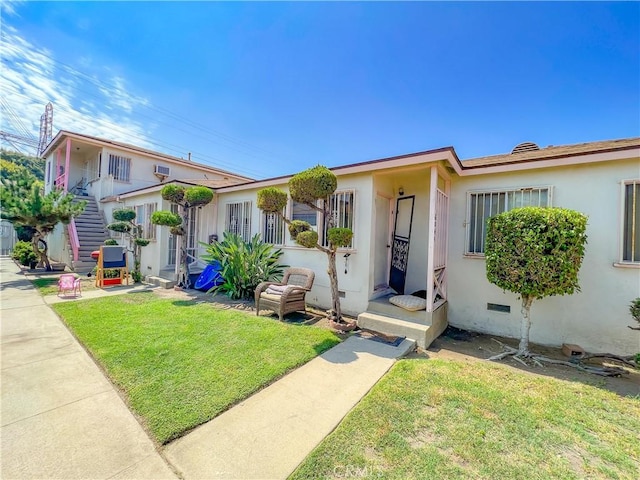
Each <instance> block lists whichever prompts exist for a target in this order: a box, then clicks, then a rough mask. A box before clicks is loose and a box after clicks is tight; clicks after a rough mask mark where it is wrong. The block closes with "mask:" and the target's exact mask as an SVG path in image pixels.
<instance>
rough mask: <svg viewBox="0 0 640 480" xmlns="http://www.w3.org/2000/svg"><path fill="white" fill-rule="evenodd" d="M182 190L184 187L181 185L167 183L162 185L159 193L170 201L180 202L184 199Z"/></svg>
mask: <svg viewBox="0 0 640 480" xmlns="http://www.w3.org/2000/svg"><path fill="white" fill-rule="evenodd" d="M184 190H185V188H184V187H183V186H181V185H175V184H169V185H165V186H164V187H162V190H161V191H160V195H162V198H164V199H165V200H168V201H170V202H172V203H180V202H182V200H183V199H184ZM158 225H160V224H158Z"/></svg>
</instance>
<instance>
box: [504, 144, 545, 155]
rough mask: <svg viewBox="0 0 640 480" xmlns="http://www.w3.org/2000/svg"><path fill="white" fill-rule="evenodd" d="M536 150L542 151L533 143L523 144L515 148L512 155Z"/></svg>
mask: <svg viewBox="0 0 640 480" xmlns="http://www.w3.org/2000/svg"><path fill="white" fill-rule="evenodd" d="M534 150H540V147H539V146H538V145H536V144H535V143H533V142H522V143H519V144H518V145H516V146H515V147H513V150H511V153H512V154H513V153H522V152H533V151H534Z"/></svg>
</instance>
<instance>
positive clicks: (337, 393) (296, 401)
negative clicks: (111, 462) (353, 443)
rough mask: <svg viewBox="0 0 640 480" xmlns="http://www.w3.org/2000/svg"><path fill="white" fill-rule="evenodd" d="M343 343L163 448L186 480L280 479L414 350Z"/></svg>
mask: <svg viewBox="0 0 640 480" xmlns="http://www.w3.org/2000/svg"><path fill="white" fill-rule="evenodd" d="M413 347H414V342H413V341H408V340H404V341H403V342H402V343H401V344H400V345H399V346H398V347H393V346H390V345H386V344H383V343H378V342H374V341H372V340H366V339H363V338H359V337H355V336H353V337H350V338H348V339H347V340H346V341H344V342H343V343H341V344H340V345H337V346H336V347H334V348H332V349H331V350H329V351H327V352H325V353H324V354H323V355H321V356H319V357H317V358H315V359H313V360H311V361H310V362H309V363H307V364H306V365H303V366H302V367H300V368H298V369H297V370H295V371H293V372H291V373H290V374H289V375H287V376H285V377H284V378H282V379H280V380H278V381H277V382H275V383H274V384H272V385H271V386H269V387H267V388H265V389H264V390H261V391H260V392H258V393H256V394H255V395H254V396H252V397H250V398H249V399H247V400H245V401H244V402H241V403H240V404H238V405H236V406H235V407H233V408H232V409H230V410H228V411H227V412H225V413H223V414H222V415H220V416H219V417H217V418H214V419H213V420H211V421H210V422H208V423H206V424H204V425H202V426H201V427H199V428H197V429H196V430H194V431H193V432H191V433H189V434H188V435H186V436H184V437H182V438H180V439H178V440H176V441H175V442H173V443H171V444H169V445H168V446H167V447H166V448H165V452H164V453H165V456H166V458H167V459H168V460H169V462H170V463H171V464H172V465H173V466H174V468H175V469H176V471H177V472H179V473H180V474H181V475H182V476H183V478H185V479H204V478H207V479H213V478H220V479H245V480H249V479H285V478H287V476H289V475H290V474H291V473H292V472H293V471H294V470H295V469H296V467H297V466H298V465H299V464H300V463H301V462H302V461H303V460H304V459H305V458H306V457H307V455H309V453H311V451H312V450H313V449H314V448H315V447H316V446H317V445H318V444H319V443H320V442H321V441H322V440H323V439H324V438H325V437H326V436H327V435H328V434H329V433H331V432H332V431H333V429H334V428H335V427H336V426H337V425H338V424H339V423H340V421H341V420H342V418H343V417H344V416H345V415H346V414H347V413H349V411H350V410H351V409H352V408H353V407H354V406H355V405H356V404H357V403H358V402H359V401H360V400H361V399H362V397H363V396H364V395H365V394H366V393H367V392H368V391H369V390H370V389H371V387H373V385H375V383H376V382H377V381H378V380H379V379H380V378H381V377H382V376H383V375H384V374H385V373H386V372H387V371H388V370H389V368H390V367H391V366H392V365H393V363H394V362H395V359H396V358H399V357H402V356H404V355H405V354H406V353H407V352H408V351H409V350H411V349H413Z"/></svg>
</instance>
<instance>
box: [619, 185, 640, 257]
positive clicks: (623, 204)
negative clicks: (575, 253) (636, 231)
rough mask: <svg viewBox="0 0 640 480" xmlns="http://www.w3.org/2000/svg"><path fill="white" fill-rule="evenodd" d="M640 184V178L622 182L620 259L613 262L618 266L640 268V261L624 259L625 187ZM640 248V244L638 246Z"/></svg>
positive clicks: (637, 226) (639, 226)
mask: <svg viewBox="0 0 640 480" xmlns="http://www.w3.org/2000/svg"><path fill="white" fill-rule="evenodd" d="M631 184H640V178H631V179H627V180H622V181H621V182H620V207H619V222H618V261H617V262H614V263H613V266H614V267H618V268H640V262H634V261H632V260H624V222H625V217H624V212H625V189H626V187H627V185H631ZM636 228H640V225H636ZM638 248H639V249H640V245H639V246H638Z"/></svg>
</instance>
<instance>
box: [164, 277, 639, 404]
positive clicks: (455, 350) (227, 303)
mask: <svg viewBox="0 0 640 480" xmlns="http://www.w3.org/2000/svg"><path fill="white" fill-rule="evenodd" d="M154 292H155V294H156V295H158V296H161V297H164V298H174V299H175V300H176V301H177V302H197V303H209V304H211V306H213V307H215V308H221V309H229V308H234V309H238V310H242V311H245V312H247V313H253V314H255V302H254V301H253V300H232V299H230V298H229V297H227V296H225V295H212V294H208V293H206V292H202V291H200V290H174V289H155V290H154ZM185 304H186V303H185ZM260 314H261V315H263V316H267V317H270V318H273V319H274V320H275V321H278V315H277V314H275V313H273V312H271V311H270V310H263V311H261V312H260ZM285 321H286V322H287V323H297V324H304V325H316V326H318V327H322V328H328V329H331V327H330V325H329V322H328V320H327V318H326V315H325V312H324V311H322V310H319V309H315V308H313V307H308V308H307V313H302V312H296V313H291V314H289V315H287V316H286V317H285ZM354 333H358V331H356V332H354ZM359 334H360V335H365V336H366V335H368V334H369V332H362V333H359ZM347 335H349V334H347ZM494 339H495V340H498V341H499V342H502V343H504V344H506V345H509V346H512V347H517V346H518V340H517V339H512V338H503V337H498V336H495V335H484V334H481V333H475V332H469V331H466V330H460V329H457V328H454V327H448V328H447V330H446V331H445V332H444V333H443V334H442V335H441V336H440V337H439V338H437V339H436V340H435V341H434V342H433V344H431V346H430V347H429V349H428V350H426V351H425V350H418V351H416V352H414V353H411V354H410V355H409V358H411V357H413V358H449V359H453V360H459V361H463V362H477V361H480V360H486V359H487V358H489V357H491V356H492V355H495V354H497V353H500V352H501V351H502V347H501V346H500V344H498V343H497V342H496V341H495V340H494ZM383 340H388V339H387V338H383ZM530 350H531V351H532V352H534V353H539V354H541V355H544V356H547V357H550V358H556V359H560V360H568V358H567V357H565V356H564V355H563V354H562V352H561V350H560V348H553V347H545V346H542V345H536V344H531V345H530ZM590 362H592V363H593V364H597V363H599V362H600V363H604V364H605V365H615V366H622V365H621V364H619V363H616V362H614V361H608V360H605V361H601V360H599V359H593V360H590ZM500 363H502V364H503V365H507V366H509V367H511V368H515V369H518V370H521V371H525V372H527V373H530V374H532V375H541V376H548V377H555V378H558V379H562V380H568V381H576V382H582V383H586V384H588V385H594V386H596V387H599V388H604V389H607V390H610V391H612V392H615V393H617V394H619V395H623V396H629V397H635V396H637V397H639V398H640V371H638V370H632V369H630V368H625V369H626V371H627V372H628V373H627V374H625V375H623V376H621V377H601V376H598V375H594V374H590V373H586V372H581V371H579V370H577V369H575V368H572V367H566V366H563V365H545V366H544V367H542V368H541V367H536V366H528V367H525V366H523V365H521V364H520V363H518V362H517V361H515V360H513V359H511V357H507V358H506V359H504V360H501V361H500Z"/></svg>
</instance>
